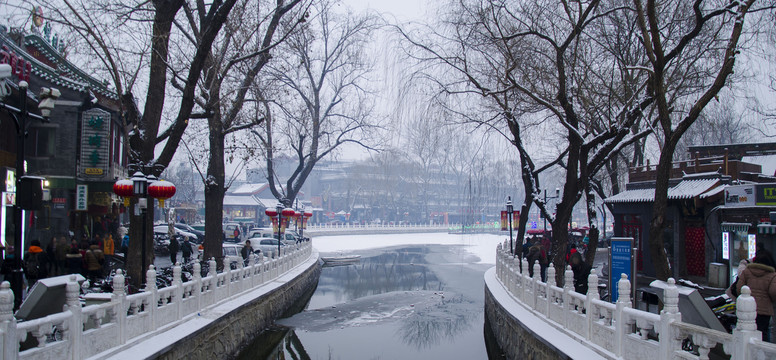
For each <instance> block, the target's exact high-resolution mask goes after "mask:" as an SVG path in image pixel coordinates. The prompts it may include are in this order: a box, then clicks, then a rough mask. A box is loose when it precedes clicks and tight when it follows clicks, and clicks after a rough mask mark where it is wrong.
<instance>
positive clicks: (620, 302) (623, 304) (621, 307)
mask: <svg viewBox="0 0 776 360" xmlns="http://www.w3.org/2000/svg"><path fill="white" fill-rule="evenodd" d="M610 296H611V295H610ZM630 296H631V283H630V281H629V280H628V276H627V275H625V274H620V280H619V281H618V282H617V308H616V310H615V313H614V319H615V324H614V329H615V335H614V336H615V339H614V345H615V346H614V349H615V355H617V356H623V354H625V348H624V344H625V337H626V336H628V332H629V331H630V325H629V324H626V323H625V315H624V314H625V308H630V307H633V304H632V303H631V298H630Z"/></svg>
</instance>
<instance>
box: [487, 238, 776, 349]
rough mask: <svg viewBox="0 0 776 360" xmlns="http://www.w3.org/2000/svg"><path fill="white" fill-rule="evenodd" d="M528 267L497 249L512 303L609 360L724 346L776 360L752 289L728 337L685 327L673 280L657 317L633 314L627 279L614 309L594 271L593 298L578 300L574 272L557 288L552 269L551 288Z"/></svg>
mask: <svg viewBox="0 0 776 360" xmlns="http://www.w3.org/2000/svg"><path fill="white" fill-rule="evenodd" d="M528 266H529V264H528V262H527V261H526V260H523V261H522V262H521V261H520V259H519V258H516V257H514V256H513V255H512V254H510V252H509V244H508V243H507V242H504V244H503V245H502V244H499V245H498V247H497V256H496V277H497V279H498V280H499V282H500V283H501V285H502V286H503V287H504V289H506V291H507V292H508V293H509V294H510V295H511V296H512V298H513V300H515V301H516V302H517V303H519V304H521V305H522V306H524V307H526V308H528V309H530V310H531V311H533V313H534V314H537V315H538V316H537V317H538V318H542V319H544V321H546V322H548V323H550V324H551V325H552V326H553V327H554V328H555V329H558V331H561V332H563V333H565V334H566V335H569V336H570V337H571V338H575V339H579V343H580V344H581V345H583V346H586V347H589V348H595V350H596V351H597V352H598V353H600V354H602V355H604V356H605V357H609V358H624V359H645V360H647V359H708V358H709V352H710V351H711V349H712V348H714V347H715V346H717V345H718V344H720V345H722V348H723V350H724V352H725V353H726V354H727V355H730V358H731V359H733V360H739V359H740V360H744V359H774V358H776V344H771V343H768V342H764V341H762V340H761V334H760V332H759V331H757V327H756V324H755V317H756V316H757V314H756V309H757V306H756V304H755V300H754V298H753V297H752V296H751V291H750V289H749V287H746V286H744V287H743V289H742V290H741V295H740V296H739V297H738V298H737V301H736V315H737V316H738V324H737V326H736V328H735V329H734V330H733V333H732V334H728V333H726V332H720V331H716V330H712V329H709V328H705V327H701V326H697V325H692V324H688V323H684V322H682V314H681V313H679V292H678V289H677V287H676V285H675V281H674V279H669V280H668V284H669V285H668V287H667V288H666V289H665V290H664V296H663V299H664V302H663V303H664V307H663V310H662V311H661V312H660V314H659V315H658V314H653V313H649V312H645V311H642V310H638V309H634V308H633V305H632V304H631V300H630V292H631V284H630V281H628V279H627V277H626V276H625V275H624V274H623V275H622V277H621V279H620V280H619V282H618V291H619V294H618V295H619V297H618V300H617V302H616V303H614V304H612V303H609V302H606V301H602V300H600V299H599V296H598V275H597V274H596V273H595V270H593V271H591V273H590V276H589V277H588V293H587V294H579V293H577V292H575V291H574V286H573V281H574V273H573V272H572V271H571V267H567V268H566V270H565V272H564V283H565V285H564V286H563V287H558V286H556V284H555V274H556V272H555V271H556V270H555V268H553V267H552V264H550V266H549V267H548V269H547V282H542V281H541V279H540V278H539V273H540V272H539V268H538V266H539V265H538V264H534V272H533V273H534V277H529V276H528V274H529V272H528Z"/></svg>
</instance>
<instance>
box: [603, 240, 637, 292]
mask: <svg viewBox="0 0 776 360" xmlns="http://www.w3.org/2000/svg"><path fill="white" fill-rule="evenodd" d="M609 256H610V259H609V264H610V266H611V270H609V274H612V275H613V276H611V279H610V281H611V284H610V286H609V288H610V289H612V296H611V300H612V302H613V303H614V302H617V297H618V296H619V291H618V287H619V286H618V284H617V283H618V282H619V280H620V274H625V275H626V276H627V277H628V280H630V281H631V284H633V277H632V276H631V273H632V272H631V269H632V265H633V262H632V259H633V238H616V237H615V238H612V240H611V248H610V253H609Z"/></svg>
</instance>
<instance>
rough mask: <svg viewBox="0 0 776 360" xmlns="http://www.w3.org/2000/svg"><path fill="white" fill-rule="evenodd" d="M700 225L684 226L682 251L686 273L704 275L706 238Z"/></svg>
mask: <svg viewBox="0 0 776 360" xmlns="http://www.w3.org/2000/svg"><path fill="white" fill-rule="evenodd" d="M705 235H706V234H705V230H704V228H702V227H690V226H688V227H686V228H685V230H684V252H685V259H686V260H685V261H686V264H687V275H694V276H706V239H705Z"/></svg>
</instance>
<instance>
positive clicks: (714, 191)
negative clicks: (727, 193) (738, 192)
mask: <svg viewBox="0 0 776 360" xmlns="http://www.w3.org/2000/svg"><path fill="white" fill-rule="evenodd" d="M724 190H725V187H724V186H717V187H715V188H713V189H711V190H709V191H707V192H705V193H703V194H701V199H706V198H710V197H712V196H714V195H717V194H719V193H721V192H722V191H724Z"/></svg>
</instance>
